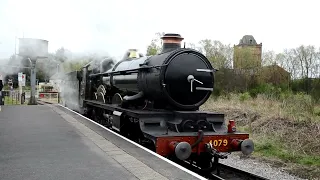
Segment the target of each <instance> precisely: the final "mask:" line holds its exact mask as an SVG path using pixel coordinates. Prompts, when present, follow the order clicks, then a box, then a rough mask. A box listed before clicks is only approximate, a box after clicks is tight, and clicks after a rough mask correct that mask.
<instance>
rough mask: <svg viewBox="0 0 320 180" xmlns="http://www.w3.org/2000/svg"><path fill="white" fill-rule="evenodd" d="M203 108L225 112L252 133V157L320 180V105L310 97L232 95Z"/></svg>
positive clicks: (239, 127) (298, 95) (227, 117)
mask: <svg viewBox="0 0 320 180" xmlns="http://www.w3.org/2000/svg"><path fill="white" fill-rule="evenodd" d="M201 109H203V110H209V111H215V112H222V113H225V115H226V120H229V119H234V120H235V121H236V124H237V128H238V130H240V131H242V132H248V133H250V138H251V139H253V141H254V143H255V152H254V153H253V154H252V157H255V158H260V159H263V160H267V161H268V162H274V164H279V163H280V164H281V166H282V167H285V168H286V169H287V170H288V171H290V172H293V173H294V174H296V175H299V176H300V177H303V178H310V179H312V178H320V177H319V174H320V133H319V132H320V106H319V105H316V104H314V102H313V101H312V99H311V98H310V97H309V96H307V95H304V94H297V95H293V94H284V95H282V96H281V97H278V98H274V97H272V96H266V95H258V96H257V97H256V98H251V97H250V95H249V94H248V93H244V94H229V95H228V96H222V97H219V98H216V99H213V98H211V99H210V100H208V102H207V103H206V104H204V105H203V106H202V107H201ZM271 159H272V160H271ZM275 162H277V163H275Z"/></svg>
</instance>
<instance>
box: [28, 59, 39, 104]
mask: <svg viewBox="0 0 320 180" xmlns="http://www.w3.org/2000/svg"><path fill="white" fill-rule="evenodd" d="M30 61H31V95H30V100H29V103H28V105H37V104H38V103H37V100H36V61H37V60H36V59H31V60H30Z"/></svg>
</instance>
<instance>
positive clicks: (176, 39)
mask: <svg viewBox="0 0 320 180" xmlns="http://www.w3.org/2000/svg"><path fill="white" fill-rule="evenodd" d="M161 39H162V40H163V45H162V52H161V53H165V52H169V51H172V50H175V49H180V48H181V41H182V40H183V39H184V38H183V37H181V36H180V34H171V33H169V34H165V35H164V36H162V37H161Z"/></svg>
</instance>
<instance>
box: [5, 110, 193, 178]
mask: <svg viewBox="0 0 320 180" xmlns="http://www.w3.org/2000/svg"><path fill="white" fill-rule="evenodd" d="M0 179H1V180H9V179H10V180H16V179H17V180H18V179H19V180H21V179H24V180H29V179H30V180H31V179H32V180H38V179H39V180H40V179H41V180H46V179H55V180H58V179H61V180H71V179H72V180H73V179H75V180H82V179H83V180H89V179H90V180H95V179H101V180H102V179H103V180H109V179H110V180H131V179H132V180H134V179H145V180H162V179H176V180H178V179H184V180H186V179H199V178H196V177H195V176H192V175H190V174H188V173H186V172H185V171H182V170H181V169H179V168H177V167H175V166H173V165H171V164H169V163H167V162H165V161H163V160H161V159H159V158H157V157H155V156H153V155H151V154H150V153H148V152H145V151H143V150H142V149H140V148H138V147H136V146H134V145H132V144H130V143H129V142H126V141H124V140H123V139H121V138H119V137H117V136H115V135H114V134H112V133H110V132H108V131H106V130H104V129H103V128H101V127H99V126H97V125H95V124H94V123H92V122H90V121H88V120H86V119H85V118H83V117H81V116H79V115H77V114H75V113H73V112H70V111H68V110H66V109H64V108H63V107H59V106H57V105H34V106H2V111H1V112H0Z"/></svg>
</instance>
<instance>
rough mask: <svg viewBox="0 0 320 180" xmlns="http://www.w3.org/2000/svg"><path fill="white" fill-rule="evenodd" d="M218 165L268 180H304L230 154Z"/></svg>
mask: <svg viewBox="0 0 320 180" xmlns="http://www.w3.org/2000/svg"><path fill="white" fill-rule="evenodd" d="M220 163H222V164H225V165H229V166H232V167H235V168H237V169H241V170H244V171H247V172H250V173H252V174H256V175H258V176H262V177H265V178H268V179H270V180H273V179H275V180H304V179H301V178H298V177H296V176H293V175H290V174H288V173H287V172H285V171H283V170H281V169H278V168H274V167H271V166H270V165H269V164H267V163H263V162H259V161H257V160H254V159H249V158H247V159H244V158H241V159H240V157H239V155H235V154H231V155H229V156H228V158H227V159H221V160H220Z"/></svg>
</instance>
